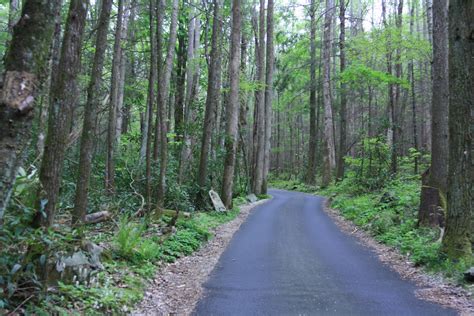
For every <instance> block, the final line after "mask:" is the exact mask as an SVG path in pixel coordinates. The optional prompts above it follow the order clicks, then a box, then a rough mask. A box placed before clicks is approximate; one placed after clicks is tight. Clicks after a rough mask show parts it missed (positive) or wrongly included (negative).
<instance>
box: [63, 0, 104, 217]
mask: <svg viewBox="0 0 474 316" xmlns="http://www.w3.org/2000/svg"><path fill="white" fill-rule="evenodd" d="M112 2H113V0H102V4H101V11H100V17H99V21H98V25H97V37H96V40H95V53H94V61H93V64H92V73H91V80H90V82H89V86H88V87H87V101H86V105H85V107H84V121H83V128H82V137H81V146H80V153H79V174H78V178H77V185H76V196H75V200H74V211H73V213H72V214H73V220H72V222H73V224H74V223H77V222H78V221H82V220H83V218H84V216H85V215H86V214H87V194H88V190H89V179H90V175H91V171H92V158H93V154H94V153H93V151H94V143H95V142H94V139H95V137H96V135H95V134H96V120H97V113H98V110H99V106H100V88H101V84H102V71H103V68H104V61H105V51H106V49H107V34H108V31H109V22H110V11H111V9H112Z"/></svg>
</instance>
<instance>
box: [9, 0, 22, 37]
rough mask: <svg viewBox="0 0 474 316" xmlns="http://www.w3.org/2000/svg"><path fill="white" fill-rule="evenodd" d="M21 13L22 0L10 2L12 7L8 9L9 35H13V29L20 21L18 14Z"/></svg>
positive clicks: (11, 0)
mask: <svg viewBox="0 0 474 316" xmlns="http://www.w3.org/2000/svg"><path fill="white" fill-rule="evenodd" d="M19 12H20V0H10V7H9V9H8V33H9V34H10V35H12V34H13V27H14V26H15V24H16V22H17V21H18V18H19V17H18V14H19Z"/></svg>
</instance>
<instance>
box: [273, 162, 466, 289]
mask: <svg viewBox="0 0 474 316" xmlns="http://www.w3.org/2000/svg"><path fill="white" fill-rule="evenodd" d="M271 185H272V187H275V188H281V189H286V190H295V191H302V192H310V193H314V194H318V195H323V196H326V197H328V198H330V199H331V207H332V208H334V209H337V210H339V212H340V214H341V215H342V216H343V217H344V218H346V219H348V220H350V221H352V222H354V223H355V224H356V225H357V226H359V227H360V228H362V229H363V230H365V231H367V232H369V233H370V234H371V235H372V236H373V237H374V238H375V239H376V240H377V241H379V242H381V243H383V244H386V245H389V246H391V247H394V248H396V249H398V250H399V251H400V252H401V253H402V254H404V255H407V256H408V257H409V258H410V260H411V261H412V262H413V263H414V264H415V265H416V266H423V267H425V269H426V271H427V272H441V273H442V274H444V275H445V276H446V277H448V278H450V279H452V280H453V281H455V282H457V283H463V271H465V270H466V269H467V268H469V267H470V266H471V265H472V264H473V263H474V262H471V261H470V262H466V261H458V262H453V261H451V260H449V259H448V258H447V257H446V256H445V255H444V254H443V253H441V252H440V248H441V242H440V229H431V228H425V227H418V226H417V213H418V207H419V198H420V187H421V181H420V178H419V177H418V176H413V175H407V174H402V175H400V176H398V177H396V178H393V179H389V180H388V181H386V182H385V184H384V185H383V186H382V187H380V188H378V189H377V190H372V191H369V190H366V189H364V187H361V186H360V184H359V183H358V179H357V174H356V173H355V172H351V171H349V172H348V173H347V176H346V178H345V179H344V180H343V181H340V182H337V183H334V184H332V185H330V186H329V187H327V188H325V189H318V188H312V187H308V186H306V185H305V184H303V183H298V182H297V181H295V180H292V181H285V180H276V181H275V180H274V181H272V182H271ZM301 188H303V190H301Z"/></svg>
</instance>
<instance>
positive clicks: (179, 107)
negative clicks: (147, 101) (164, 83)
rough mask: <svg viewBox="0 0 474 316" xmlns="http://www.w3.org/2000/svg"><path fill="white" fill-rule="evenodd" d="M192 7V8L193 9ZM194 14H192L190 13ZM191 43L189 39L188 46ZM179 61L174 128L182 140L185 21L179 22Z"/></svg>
mask: <svg viewBox="0 0 474 316" xmlns="http://www.w3.org/2000/svg"><path fill="white" fill-rule="evenodd" d="M192 9H193V8H191V9H190V10H192ZM190 15H192V14H190ZM189 45H190V43H189V41H188V47H189ZM176 59H177V63H176V93H175V101H174V102H175V103H174V105H175V108H174V109H175V111H174V128H175V133H176V136H177V137H176V140H177V141H182V140H183V135H184V98H185V87H186V64H187V54H186V31H185V27H184V23H182V22H181V21H180V22H179V31H178V49H177V57H176Z"/></svg>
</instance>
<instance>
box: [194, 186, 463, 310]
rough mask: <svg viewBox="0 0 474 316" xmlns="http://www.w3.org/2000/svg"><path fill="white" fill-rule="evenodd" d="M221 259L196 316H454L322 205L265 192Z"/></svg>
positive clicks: (295, 196)
mask: <svg viewBox="0 0 474 316" xmlns="http://www.w3.org/2000/svg"><path fill="white" fill-rule="evenodd" d="M270 194H271V195H272V196H273V197H274V198H273V199H272V200H271V201H269V202H267V203H265V204H263V205H261V206H259V207H257V208H256V209H255V210H254V211H253V212H252V214H251V215H250V216H249V218H248V219H247V221H246V222H245V223H244V224H243V225H242V226H241V228H240V230H239V231H238V232H237V233H236V234H235V235H234V237H233V239H232V241H231V243H230V245H229V247H228V248H227V249H226V251H225V252H224V253H223V255H222V256H221V258H220V259H219V262H218V264H217V265H216V267H215V268H214V270H213V272H212V274H211V276H210V278H209V280H208V281H207V283H206V284H205V285H204V287H205V294H204V297H203V298H202V299H201V301H200V302H199V303H198V305H197V306H196V309H195V310H194V314H196V315H404V316H405V315H417V316H418V315H455V314H456V313H455V312H454V311H453V310H449V309H445V308H442V307H441V306H438V305H436V304H432V303H429V302H426V301H422V300H420V299H417V298H416V297H415V294H414V291H415V289H416V286H415V285H414V284H412V283H410V282H408V281H404V280H402V279H401V278H400V277H399V276H398V275H397V274H396V273H395V272H393V271H391V270H390V269H389V268H388V267H386V266H384V265H383V264H382V263H381V262H380V261H379V260H378V259H377V257H376V255H375V254H374V253H373V252H371V251H370V250H369V249H367V248H365V247H364V246H362V245H360V244H358V243H357V242H356V241H355V240H354V239H352V238H351V237H350V236H347V235H345V234H344V233H342V232H341V231H340V230H339V229H338V228H337V226H336V225H335V224H334V223H333V222H332V221H331V219H330V218H329V217H328V216H327V215H326V214H325V213H324V212H323V209H322V202H323V199H322V198H320V197H316V196H311V195H308V194H304V193H296V192H288V191H282V190H271V191H270Z"/></svg>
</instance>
